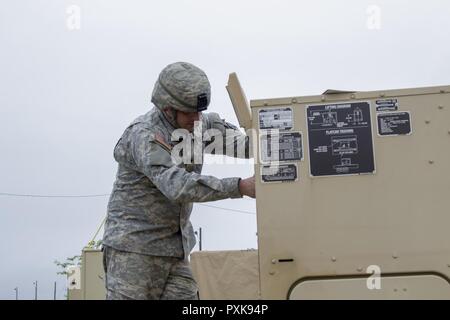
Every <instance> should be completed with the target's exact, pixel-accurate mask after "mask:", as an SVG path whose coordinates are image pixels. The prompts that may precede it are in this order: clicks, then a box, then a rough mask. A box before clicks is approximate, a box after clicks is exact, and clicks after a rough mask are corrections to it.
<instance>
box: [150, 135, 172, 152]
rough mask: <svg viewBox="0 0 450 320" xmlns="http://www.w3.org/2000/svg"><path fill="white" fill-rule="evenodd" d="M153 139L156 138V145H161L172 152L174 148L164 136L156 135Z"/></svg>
mask: <svg viewBox="0 0 450 320" xmlns="http://www.w3.org/2000/svg"><path fill="white" fill-rule="evenodd" d="M153 138H154V139H153V141H154V142H155V143H157V144H159V145H160V146H161V147H163V148H164V149H166V150H167V151H168V152H171V151H172V146H171V145H170V144H168V143H167V142H166V141H165V140H164V137H163V136H162V135H160V134H158V133H155V134H154V137H153Z"/></svg>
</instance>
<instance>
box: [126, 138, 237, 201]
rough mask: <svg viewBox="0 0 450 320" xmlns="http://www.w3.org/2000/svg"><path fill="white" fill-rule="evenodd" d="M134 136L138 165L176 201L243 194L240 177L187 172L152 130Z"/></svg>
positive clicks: (157, 185) (135, 157) (226, 197)
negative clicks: (158, 140) (173, 158)
mask: <svg viewBox="0 0 450 320" xmlns="http://www.w3.org/2000/svg"><path fill="white" fill-rule="evenodd" d="M131 138H132V139H131V140H132V141H131V149H132V154H133V159H134V161H135V163H136V166H137V168H138V169H139V170H140V171H141V172H142V173H144V174H145V175H146V176H147V177H148V178H149V179H150V180H151V181H152V182H153V184H154V185H155V186H156V187H157V188H158V189H159V190H160V191H161V193H162V194H164V196H166V197H167V198H168V199H170V200H172V201H176V202H207V201H216V200H222V199H228V198H242V195H241V193H240V192H239V180H240V178H238V177H234V178H224V179H219V178H216V177H213V176H206V175H200V174H198V173H195V172H188V171H186V170H185V169H184V168H182V167H179V166H178V165H176V164H175V163H174V162H173V160H172V157H171V155H170V151H169V150H167V149H166V148H164V146H162V145H160V144H159V143H158V142H157V141H156V140H155V138H154V136H153V135H152V134H151V133H148V132H139V133H135V134H133V135H132V137H131Z"/></svg>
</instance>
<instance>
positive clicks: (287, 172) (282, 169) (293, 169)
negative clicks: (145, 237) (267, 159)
mask: <svg viewBox="0 0 450 320" xmlns="http://www.w3.org/2000/svg"><path fill="white" fill-rule="evenodd" d="M261 180H262V182H264V183H267V182H288V181H296V180H297V165H296V164H294V163H291V164H281V165H278V166H262V167H261Z"/></svg>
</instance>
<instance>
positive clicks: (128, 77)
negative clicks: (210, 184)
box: [0, 0, 450, 299]
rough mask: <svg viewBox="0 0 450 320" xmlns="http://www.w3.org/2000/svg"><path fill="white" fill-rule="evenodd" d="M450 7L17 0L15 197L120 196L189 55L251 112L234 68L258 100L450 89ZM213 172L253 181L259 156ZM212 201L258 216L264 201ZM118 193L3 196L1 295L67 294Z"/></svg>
mask: <svg viewBox="0 0 450 320" xmlns="http://www.w3.org/2000/svg"><path fill="white" fill-rule="evenodd" d="M78 12H79V13H80V16H79V17H80V19H79V22H80V24H79V25H77V22H78V19H77V13H78ZM449 16H450V2H449V1H446V0H440V1H439V0H428V1H411V0H410V1H406V0H405V1H398V0H389V1H364V0H358V1H356V0H346V1H333V0H330V1H317V0H316V1H300V0H297V1H286V0H284V1H282V0H277V1H262V0H256V1H249V0H246V1H242V0H240V1H238V0H227V1H211V0H195V1H170V0H167V1H148V0H147V1H144V0H143V1H136V0H134V1H130V0H128V1H125V0H103V1H100V0H85V1H81V0H72V1H63V0H28V1H25V0H1V1H0V128H1V133H2V134H1V135H0V193H13V194H32V195H89V194H107V193H109V192H110V191H111V188H112V184H113V181H114V176H115V173H116V169H117V164H116V163H115V161H114V159H113V157H112V151H113V147H114V145H115V143H116V142H117V140H118V138H119V137H120V135H121V134H122V132H123V130H124V128H125V127H126V126H127V124H128V123H130V122H131V121H132V120H133V119H134V118H135V117H137V116H139V115H140V114H143V113H145V112H146V111H147V110H149V109H150V108H151V103H150V95H151V91H152V87H153V84H154V82H155V80H156V77H157V75H158V73H159V72H160V70H161V69H162V68H163V67H164V66H166V65H167V64H169V63H172V62H175V61H188V62H191V63H194V64H196V65H198V66H199V67H201V68H202V69H203V70H204V71H205V72H206V73H207V74H208V76H209V79H210V81H211V84H212V102H211V107H210V110H211V111H214V112H218V113H220V114H221V115H222V116H223V117H224V118H226V119H227V120H229V121H230V122H234V123H236V124H237V120H236V117H235V115H234V112H233V109H232V106H231V104H230V101H229V98H228V94H227V92H226V90H225V84H226V82H227V77H228V74H229V73H230V72H237V73H238V76H239V77H240V80H241V84H242V86H243V88H244V90H245V91H246V95H247V97H248V98H249V99H260V98H275V97H285V96H294V95H295V96H302V95H312V94H320V93H322V92H323V91H324V90H325V89H328V88H333V89H351V90H377V89H394V88H408V87H423V86H434V85H449V84H450V44H449V42H448V39H449V38H450V19H449ZM378 18H379V19H378ZM78 27H79V28H78ZM204 173H206V174H212V175H216V176H218V177H226V176H242V177H247V176H250V175H252V174H253V166H252V165H251V164H249V163H247V164H239V165H218V164H217V165H206V166H205V168H204ZM211 204H212V205H215V206H221V207H225V208H230V209H238V210H243V211H248V212H255V202H254V201H253V200H250V199H243V200H225V201H219V202H215V203H211ZM106 205H107V197H97V198H32V197H13V196H5V195H0V256H1V260H0V298H1V299H12V298H14V297H15V293H14V288H15V287H19V298H21V299H32V298H34V286H33V281H35V280H37V281H38V283H39V298H40V299H50V298H52V297H53V282H54V281H57V285H58V298H60V299H61V298H63V295H64V289H65V279H64V278H63V277H61V276H59V277H57V276H56V271H57V268H56V267H55V265H54V264H53V260H55V259H59V260H64V259H65V258H66V257H68V256H73V255H75V254H79V252H80V250H81V249H82V247H83V246H84V245H85V244H87V242H88V241H89V240H90V238H91V237H92V236H93V235H94V233H95V231H96V229H97V227H98V226H99V224H100V223H101V221H102V219H103V217H104V216H105V213H106ZM192 222H193V225H194V228H196V229H198V227H202V229H203V236H204V237H203V240H204V243H203V246H204V249H205V250H234V249H247V248H256V247H257V238H256V235H255V233H256V215H254V214H248V213H237V212H233V211H226V210H220V209H214V208H209V207H205V206H199V205H196V206H195V207H194V212H193V215H192ZM101 236H102V233H100V236H99V238H101Z"/></svg>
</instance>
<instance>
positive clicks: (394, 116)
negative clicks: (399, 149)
mask: <svg viewBox="0 0 450 320" xmlns="http://www.w3.org/2000/svg"><path fill="white" fill-rule="evenodd" d="M377 122H378V134H379V135H380V136H398V135H408V134H411V116H410V114H409V112H389V113H380V114H378V115H377Z"/></svg>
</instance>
